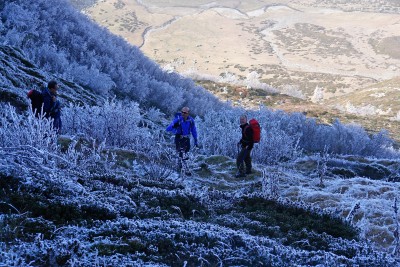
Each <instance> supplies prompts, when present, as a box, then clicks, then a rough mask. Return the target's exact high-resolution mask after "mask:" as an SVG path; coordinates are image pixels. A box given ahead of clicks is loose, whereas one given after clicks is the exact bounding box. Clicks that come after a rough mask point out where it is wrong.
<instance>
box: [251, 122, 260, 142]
mask: <svg viewBox="0 0 400 267" xmlns="http://www.w3.org/2000/svg"><path fill="white" fill-rule="evenodd" d="M249 125H250V127H251V129H252V130H253V141H254V143H260V139H261V127H260V124H259V123H258V121H257V120H256V119H254V118H253V119H251V120H250V121H249Z"/></svg>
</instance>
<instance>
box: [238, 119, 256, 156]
mask: <svg viewBox="0 0 400 267" xmlns="http://www.w3.org/2000/svg"><path fill="white" fill-rule="evenodd" d="M240 128H241V129H242V139H240V141H239V143H240V144H241V145H242V148H246V147H247V149H249V150H250V149H253V146H254V141H253V129H251V127H250V125H249V124H248V123H246V124H243V125H240Z"/></svg>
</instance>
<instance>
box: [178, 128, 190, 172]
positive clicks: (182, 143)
mask: <svg viewBox="0 0 400 267" xmlns="http://www.w3.org/2000/svg"><path fill="white" fill-rule="evenodd" d="M175 147H176V151H177V152H178V155H179V167H182V166H181V160H184V158H183V155H184V154H186V153H188V152H189V150H190V138H189V137H184V136H182V135H175Z"/></svg>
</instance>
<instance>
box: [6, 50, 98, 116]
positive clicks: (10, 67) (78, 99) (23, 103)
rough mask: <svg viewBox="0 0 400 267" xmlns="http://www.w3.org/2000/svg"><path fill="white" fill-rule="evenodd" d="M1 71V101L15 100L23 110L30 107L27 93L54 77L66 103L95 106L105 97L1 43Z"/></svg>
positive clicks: (10, 101) (61, 96)
mask: <svg viewBox="0 0 400 267" xmlns="http://www.w3.org/2000/svg"><path fill="white" fill-rule="evenodd" d="M0 74H1V77H0V78H1V79H0V86H1V91H0V95H1V97H0V101H1V102H3V103H11V104H12V105H13V106H15V107H17V108H18V109H21V110H26V109H27V107H28V106H27V105H28V104H29V101H28V100H27V98H26V94H27V92H28V91H29V90H30V89H41V88H43V87H45V86H47V83H48V82H49V81H50V80H52V79H56V80H57V81H58V82H59V84H60V91H59V93H60V98H61V99H63V100H65V101H66V102H72V103H77V104H78V103H81V104H83V103H85V104H90V105H95V104H100V103H102V102H103V101H104V100H105V98H104V97H103V96H101V95H99V94H97V93H95V92H94V91H93V90H91V89H90V88H84V87H82V86H80V85H79V84H76V83H74V82H71V81H68V80H65V79H62V78H59V77H57V76H55V75H51V74H49V73H47V72H44V71H42V70H41V69H39V68H38V67H36V66H35V64H34V63H32V62H31V61H29V60H28V59H27V58H26V55H24V54H23V52H22V51H21V50H20V49H17V48H15V47H12V46H6V45H0Z"/></svg>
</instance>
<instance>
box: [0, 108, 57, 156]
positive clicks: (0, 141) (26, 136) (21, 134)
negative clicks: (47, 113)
mask: <svg viewBox="0 0 400 267" xmlns="http://www.w3.org/2000/svg"><path fill="white" fill-rule="evenodd" d="M52 123H53V122H52V120H51V119H46V118H44V117H43V116H42V117H41V118H40V119H38V118H36V117H35V116H34V115H33V114H32V111H30V112H29V113H28V114H25V115H21V114H19V113H17V111H16V109H15V108H14V107H13V106H11V105H4V104H3V105H1V106H0V126H1V127H0V147H3V148H16V147H22V146H31V147H34V148H45V149H47V150H50V151H54V150H56V144H57V135H56V132H55V131H54V130H53V126H52Z"/></svg>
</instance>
